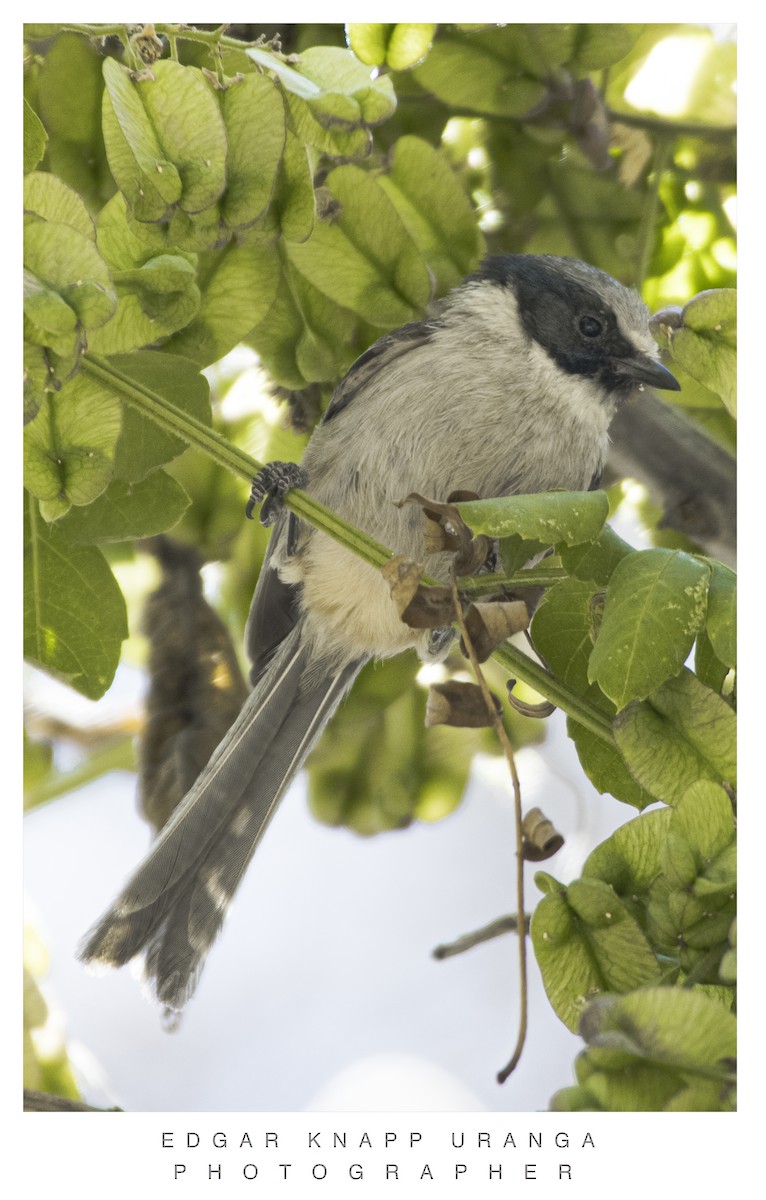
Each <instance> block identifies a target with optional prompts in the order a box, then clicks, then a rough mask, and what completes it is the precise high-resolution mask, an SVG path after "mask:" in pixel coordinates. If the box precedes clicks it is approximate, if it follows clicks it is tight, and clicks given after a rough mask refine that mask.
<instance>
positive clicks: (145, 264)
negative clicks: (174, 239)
mask: <svg viewBox="0 0 766 1200" xmlns="http://www.w3.org/2000/svg"><path fill="white" fill-rule="evenodd" d="M139 228H140V226H139ZM152 242H153V239H151V238H148V237H147V236H146V235H140V234H138V233H137V232H136V231H135V227H133V226H131V225H130V224H129V223H128V220H127V211H126V207H125V198H124V196H122V195H121V193H119V192H118V193H117V194H116V195H115V196H113V197H112V199H111V200H110V201H109V203H108V204H106V205H105V206H104V208H103V209H102V210H101V212H100V214H99V218H98V247H99V250H100V251H101V253H102V254H103V255H104V258H105V259H106V261H107V263H108V265H109V268H110V270H111V272H112V277H113V279H114V283H115V286H116V289H117V294H118V297H119V301H118V305H117V311H116V313H115V314H114V316H113V317H112V319H111V320H110V321H109V322H108V323H107V324H106V325H104V326H103V327H102V328H101V329H100V330H98V331H97V332H96V334H95V335H94V336H93V337H92V338H91V340H90V349H91V350H92V351H93V353H94V354H102V355H109V354H117V353H123V352H125V351H126V350H134V349H137V348H138V347H140V346H146V345H149V344H151V343H152V342H156V341H158V340H159V339H160V338H161V337H166V336H168V335H169V334H171V333H174V332H175V331H176V330H178V329H182V328H183V327H184V326H185V325H188V324H189V322H190V321H191V320H192V319H193V318H194V316H195V314H196V313H197V311H198V309H199V306H200V291H199V287H198V285H197V272H196V259H195V258H194V257H193V256H191V255H187V254H182V253H181V252H179V251H173V252H168V253H162V252H159V253H155V252H154V251H153V249H152Z"/></svg>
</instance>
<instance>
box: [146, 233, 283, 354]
mask: <svg viewBox="0 0 766 1200" xmlns="http://www.w3.org/2000/svg"><path fill="white" fill-rule="evenodd" d="M206 265H207V270H206V271H205V270H204V269H203V270H201V271H200V283H201V286H202V302H201V304H200V308H199V312H198V313H197V315H196V317H195V318H194V320H193V321H192V322H191V323H190V324H189V325H187V326H186V328H184V329H182V330H181V331H180V332H179V333H176V334H174V336H173V337H172V338H171V339H170V340H169V341H168V342H167V343H166V344H165V346H164V347H163V348H164V349H165V350H167V351H170V352H172V353H173V354H180V355H183V356H184V357H185V358H189V359H191V360H192V361H194V362H196V363H197V364H198V365H199V366H201V367H202V366H207V365H208V364H209V363H211V362H216V361H217V359H219V358H222V357H223V355H224V354H227V353H228V352H229V350H231V349H233V347H234V346H236V345H237V343H238V342H241V341H242V339H243V338H244V337H245V335H246V334H248V333H249V332H250V331H251V330H252V329H253V328H254V327H255V326H256V325H258V324H259V322H260V321H262V320H263V318H264V316H265V314H266V313H267V312H268V311H269V308H270V306H271V305H272V304H273V302H274V297H275V296H276V292H277V287H278V286H279V280H280V274H281V266H280V259H279V255H278V254H277V252H276V250H275V249H274V247H272V246H259V245H256V244H253V245H242V246H238V245H237V244H236V243H234V242H232V243H230V244H229V245H228V246H227V247H226V249H225V250H223V251H221V252H220V253H218V254H215V255H211V256H210V258H209V259H208V260H207V263H206Z"/></svg>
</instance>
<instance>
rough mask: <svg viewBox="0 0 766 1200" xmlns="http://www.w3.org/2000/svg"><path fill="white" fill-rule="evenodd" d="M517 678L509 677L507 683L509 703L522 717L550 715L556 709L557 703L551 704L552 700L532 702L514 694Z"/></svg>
mask: <svg viewBox="0 0 766 1200" xmlns="http://www.w3.org/2000/svg"><path fill="white" fill-rule="evenodd" d="M517 682H518V681H517V680H516V679H509V680H508V681H507V683H506V685H505V686H506V687H507V688H508V703H509V704H510V706H511V708H513V709H515V711H516V712H517V713H520V714H521V716H522V717H539V718H541V719H542V718H544V717H550V716H551V715H552V714H553V713H555V711H556V705H555V704H551V702H550V700H541V701H540V703H539V704H530V703H529V702H528V701H527V700H520V699H519V697H518V696H514V694H513V689H514V688H515V687H516V684H517Z"/></svg>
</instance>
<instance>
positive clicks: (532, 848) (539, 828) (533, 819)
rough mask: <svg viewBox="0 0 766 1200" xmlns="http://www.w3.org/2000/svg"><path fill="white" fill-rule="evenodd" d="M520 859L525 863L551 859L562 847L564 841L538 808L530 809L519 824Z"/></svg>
mask: <svg viewBox="0 0 766 1200" xmlns="http://www.w3.org/2000/svg"><path fill="white" fill-rule="evenodd" d="M521 830H522V843H521V857H522V858H524V859H526V861H527V862H543V861H544V860H545V859H546V858H552V857H553V855H554V854H556V853H557V851H559V850H560V849H561V847H562V846H563V845H564V839H563V837H562V836H561V834H560V833H559V832H558V831H557V830H556V829H555V828H554V826H553V825H552V824H551V822H550V821H549V820H548V818H547V817H546V816H545V814H544V813H543V812H542V811H541V809H539V808H530V810H529V812H528V813H527V814H526V815H525V817H524V820H523V821H522V824H521Z"/></svg>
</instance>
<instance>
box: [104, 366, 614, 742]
mask: <svg viewBox="0 0 766 1200" xmlns="http://www.w3.org/2000/svg"><path fill="white" fill-rule="evenodd" d="M82 370H83V371H84V372H85V373H86V374H87V375H90V377H91V378H92V379H97V380H98V381H99V383H101V384H102V386H104V387H106V388H108V389H109V390H110V391H111V392H113V393H114V394H115V395H116V396H118V397H119V398H120V399H121V400H123V401H124V402H125V403H126V404H129V405H131V407H133V408H135V409H136V410H137V411H138V412H140V413H141V414H142V415H143V416H145V417H148V418H149V420H151V421H154V422H156V423H157V424H158V425H160V426H161V427H162V428H163V429H165V430H167V432H169V433H172V434H175V435H176V436H177V437H180V438H182V439H183V440H184V441H185V442H186V443H187V444H188V445H190V446H194V447H195V448H196V449H197V450H202V451H203V452H204V453H205V454H207V455H209V457H210V458H212V459H213V460H214V461H215V462H217V463H219V464H220V466H222V467H226V468H227V469H228V470H229V471H232V472H233V474H235V475H237V476H239V478H240V479H244V480H246V481H247V482H250V480H251V479H252V478H253V476H254V475H256V474H257V473H258V471H260V470H261V467H262V466H263V464H262V463H259V462H258V461H257V460H256V459H254V458H251V457H250V455H249V454H247V453H246V452H245V451H244V450H241V449H240V448H239V447H238V446H234V445H233V444H232V443H231V442H230V441H228V439H227V438H225V437H224V436H223V434H220V433H218V432H217V431H216V430H215V429H211V428H210V427H209V426H208V425H205V424H204V423H203V422H202V421H198V420H197V419H196V417H192V416H190V415H189V414H188V413H185V412H184V411H183V410H182V409H180V408H177V407H176V405H175V404H173V403H171V401H170V400H166V399H165V397H164V396H161V395H159V394H158V393H157V392H153V391H152V390H151V389H150V388H148V387H146V386H145V385H144V384H142V383H139V382H138V381H137V380H135V379H131V378H130V377H129V376H128V375H125V374H124V372H122V371H120V370H118V369H117V368H116V367H115V366H113V365H112V363H111V362H109V360H108V359H105V358H100V357H98V356H97V355H95V354H88V355H86V356H85V358H84V359H83V363H82ZM284 503H285V507H286V508H288V509H289V510H290V511H291V512H294V513H295V515H296V516H297V517H300V518H301V519H302V520H304V521H308V522H309V524H311V525H313V526H314V528H315V529H319V530H320V531H321V532H322V533H326V534H328V535H329V536H330V537H332V538H334V539H335V540H336V541H337V542H339V543H340V544H341V545H342V546H346V547H347V548H348V549H349V550H352V551H353V552H354V553H355V554H357V555H358V556H359V557H360V558H361V559H363V560H364V562H366V563H369V564H370V566H372V567H378V568H379V567H383V566H385V564H386V563H387V562H389V561H390V559H392V558H393V557H394V553H393V551H392V550H389V549H388V548H387V547H386V546H382V545H381V544H380V542H377V541H375V539H374V538H372V537H370V536H369V535H368V534H366V533H364V532H363V531H362V530H360V529H357V528H355V526H353V525H351V524H349V522H348V521H344V520H343V518H342V517H339V516H338V515H337V514H336V513H334V512H333V511H332V510H331V509H329V508H326V507H325V505H324V504H320V503H319V501H318V500H314V499H312V497H311V496H309V495H308V493H307V492H304V491H303V490H302V489H301V488H291V489H290V491H289V492H288V493H287V495H286V496H285V501H284ZM560 578H562V573H561V572H560V571H556V570H555V569H553V568H547V570H546V569H545V568H538V569H537V570H536V571H530V572H528V573H527V572H523V571H522V572H519V573H518V574H516V575H514V576H511V577H509V578H507V579H504V580H503V581H502V582H503V583H504V584H506V585H507V584H509V583H513V584H515V585H516V586H521V585H528V586H529V585H532V586H534V585H537V586H540V582H541V580H542V582H543V584H547V585H548V586H550V584H551V583H555V582H557V581H558V580H559V579H560ZM488 581H489V577H487V581H486V582H488ZM424 582H427V583H430V582H433V581H432V580H427V579H426V580H424ZM465 582H466V584H467V586H466V588H465V590H466V591H469V592H472V593H473V594H477V593H481V591H482V590H485V580H484V579H482V578H480V579H479V580H472V581H465ZM463 583H464V581H461V588H462V587H463ZM497 583H498V581H497V579H495V580H494V584H495V590H496V588H497ZM495 657H496V658H497V659H498V661H499V662H501V663H502V664H503V665H504V666H505V667H506V668H507V669H508V670H509V671H510V672H511V673H512V674H513V675H514V677H515V678H517V679H521V680H522V681H523V682H524V683H526V684H528V685H529V686H530V687H532V688H534V689H535V691H536V692H539V693H540V695H542V696H545V698H546V700H550V701H551V703H552V704H555V705H556V706H557V707H558V708H561V709H562V710H563V711H564V712H566V713H567V714H568V715H569V716H571V717H573V718H574V719H575V720H576V721H579V722H580V724H581V725H584V726H585V727H586V728H587V729H590V730H592V732H593V733H595V734H597V736H598V737H600V738H602V739H603V740H604V741H607V742H610V743H611V742H612V740H613V739H612V732H611V725H610V722H609V718H608V717H607V716H605V714H604V713H603V712H601V711H600V710H599V709H597V708H596V707H595V706H594V705H592V704H590V703H589V702H588V701H587V700H585V699H584V698H583V697H582V696H577V695H576V694H575V693H573V692H571V691H570V690H569V689H568V688H567V687H566V686H565V685H564V684H563V683H561V681H560V680H558V679H556V678H554V676H553V675H551V674H550V673H549V672H548V671H546V670H545V668H544V667H542V666H540V664H539V663H536V662H534V660H533V659H531V658H530V657H529V656H528V655H527V654H524V653H523V652H522V651H521V650H517V649H516V647H515V646H511V645H510V643H507V642H506V643H505V644H504V645H503V646H501V647H500V648H499V649H498V650H496V651H495Z"/></svg>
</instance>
